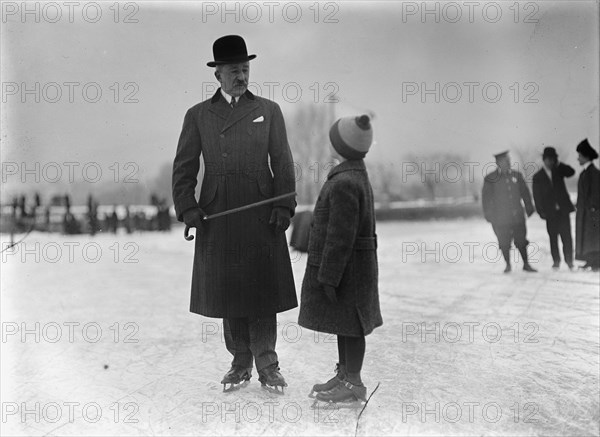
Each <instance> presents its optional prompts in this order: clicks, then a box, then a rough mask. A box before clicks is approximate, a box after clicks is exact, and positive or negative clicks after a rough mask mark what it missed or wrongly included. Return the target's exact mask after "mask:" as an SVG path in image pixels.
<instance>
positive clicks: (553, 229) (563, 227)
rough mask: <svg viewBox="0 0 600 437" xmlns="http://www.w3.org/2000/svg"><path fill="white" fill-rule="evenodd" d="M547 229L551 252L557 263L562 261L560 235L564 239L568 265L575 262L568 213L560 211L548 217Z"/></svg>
mask: <svg viewBox="0 0 600 437" xmlns="http://www.w3.org/2000/svg"><path fill="white" fill-rule="evenodd" d="M546 229H547V230H548V236H549V237H550V253H552V260H553V261H554V263H555V264H558V263H560V254H559V251H558V236H559V235H560V239H561V241H562V246H563V255H564V257H565V262H566V263H567V264H568V265H571V264H573V238H572V237H571V220H570V219H569V214H568V213H562V212H558V213H557V214H556V215H555V216H553V217H551V218H550V217H548V218H547V219H546Z"/></svg>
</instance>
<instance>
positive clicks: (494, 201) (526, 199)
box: [481, 169, 534, 262]
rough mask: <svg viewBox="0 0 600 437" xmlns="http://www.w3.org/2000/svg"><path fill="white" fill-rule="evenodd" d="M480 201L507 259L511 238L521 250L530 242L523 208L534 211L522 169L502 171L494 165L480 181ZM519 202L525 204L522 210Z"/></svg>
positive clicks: (526, 210)
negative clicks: (492, 169)
mask: <svg viewBox="0 0 600 437" xmlns="http://www.w3.org/2000/svg"><path fill="white" fill-rule="evenodd" d="M481 201H482V204H483V215H484V217H485V219H486V220H487V221H488V222H490V223H491V224H492V228H493V229H494V233H495V234H496V236H497V237H498V245H499V246H500V250H502V253H503V255H504V258H505V259H506V260H507V262H508V259H507V258H508V251H509V249H510V245H511V242H512V241H513V240H514V242H515V246H516V247H517V248H518V249H519V250H520V251H521V253H522V254H523V253H524V251H525V249H526V248H527V245H528V244H529V242H528V241H527V227H526V225H525V212H527V215H531V214H533V212H534V207H533V203H532V201H531V194H529V189H528V188H527V184H526V183H525V180H524V179H523V176H522V175H521V173H519V172H517V171H512V170H509V171H508V172H505V173H502V172H500V169H496V170H495V171H493V172H491V173H490V174H488V175H487V176H486V177H485V179H484V182H483V190H482V193H481ZM521 202H523V203H524V204H525V210H523V204H522V203H521Z"/></svg>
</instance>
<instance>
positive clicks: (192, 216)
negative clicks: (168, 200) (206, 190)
mask: <svg viewBox="0 0 600 437" xmlns="http://www.w3.org/2000/svg"><path fill="white" fill-rule="evenodd" d="M205 215H206V214H205V213H204V211H202V210H201V209H200V208H191V209H188V210H187V211H185V212H184V213H183V222H184V223H185V224H186V225H187V226H188V227H190V228H196V232H202V226H203V225H204V223H203V221H204V220H203V217H204V216H205Z"/></svg>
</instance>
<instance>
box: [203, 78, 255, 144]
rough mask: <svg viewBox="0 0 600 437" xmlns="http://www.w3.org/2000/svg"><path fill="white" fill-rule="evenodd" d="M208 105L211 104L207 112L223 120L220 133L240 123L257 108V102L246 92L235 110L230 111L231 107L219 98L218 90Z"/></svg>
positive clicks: (219, 92) (219, 90) (219, 91)
mask: <svg viewBox="0 0 600 437" xmlns="http://www.w3.org/2000/svg"><path fill="white" fill-rule="evenodd" d="M210 103H211V104H210V106H209V108H208V110H209V111H210V112H212V113H214V114H216V115H217V116H219V117H220V118H222V119H224V120H225V124H224V125H223V127H222V128H221V133H223V132H225V131H226V130H227V129H229V128H230V127H231V126H233V125H234V124H235V123H237V122H238V121H240V120H241V119H243V118H244V117H246V116H247V115H249V114H250V113H251V112H252V111H254V110H255V109H256V108H258V107H259V104H258V102H256V100H255V99H254V95H253V94H252V93H250V92H249V91H246V93H245V94H244V95H243V96H242V97H241V98H240V99H239V101H238V104H237V106H236V107H235V109H234V110H233V111H232V110H231V107H230V106H229V105H228V104H227V102H226V101H225V99H224V98H223V97H222V96H221V89H220V88H219V89H218V90H217V92H216V93H215V95H214V96H213V97H212V99H211V100H210Z"/></svg>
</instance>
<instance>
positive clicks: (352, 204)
mask: <svg viewBox="0 0 600 437" xmlns="http://www.w3.org/2000/svg"><path fill="white" fill-rule="evenodd" d="M329 138H330V141H331V147H330V149H331V152H332V157H333V158H335V159H337V160H339V161H340V163H339V164H338V165H337V166H335V167H334V168H332V169H331V171H330V172H329V174H328V176H327V181H326V182H325V184H324V185H323V188H322V189H321V193H320V195H319V198H318V200H317V203H316V205H315V209H314V213H313V222H312V224H311V230H310V238H309V243H308V260H307V265H306V272H305V275H304V280H303V283H302V297H301V304H300V315H299V319H298V323H299V324H300V325H301V326H303V327H305V328H308V329H312V330H314V331H320V332H325V333H329V334H334V335H337V345H338V358H339V363H338V365H337V366H336V375H335V376H334V377H333V378H331V379H330V380H329V381H327V382H326V383H324V384H316V385H315V386H314V387H313V393H314V392H316V393H317V395H316V397H317V399H318V400H321V401H325V402H352V401H364V400H365V398H366V390H367V389H366V387H365V385H364V384H363V382H362V379H361V369H362V364H363V359H364V355H365V336H366V335H368V334H370V333H371V332H372V331H373V329H375V328H377V327H378V326H381V325H382V324H383V321H382V318H381V311H380V308H379V292H378V287H377V281H378V267H377V236H376V234H375V212H374V206H373V190H372V188H371V184H370V182H369V176H368V174H367V170H366V167H365V163H364V161H363V158H364V157H365V155H366V154H367V152H368V150H369V148H370V146H371V143H372V139H373V130H372V127H371V123H370V119H369V117H368V116H367V115H362V116H360V117H345V118H341V119H339V120H337V121H336V122H335V123H334V125H333V126H332V127H331V130H330V132H329ZM313 393H311V396H312V394H313Z"/></svg>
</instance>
